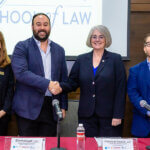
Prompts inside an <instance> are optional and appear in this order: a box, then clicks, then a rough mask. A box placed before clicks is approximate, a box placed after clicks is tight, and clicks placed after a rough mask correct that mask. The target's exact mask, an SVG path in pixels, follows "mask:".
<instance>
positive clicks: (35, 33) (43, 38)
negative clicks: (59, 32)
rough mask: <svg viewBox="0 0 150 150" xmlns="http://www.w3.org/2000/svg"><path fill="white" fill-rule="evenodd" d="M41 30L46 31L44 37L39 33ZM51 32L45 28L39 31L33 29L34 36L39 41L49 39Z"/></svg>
mask: <svg viewBox="0 0 150 150" xmlns="http://www.w3.org/2000/svg"><path fill="white" fill-rule="evenodd" d="M40 32H45V37H42V38H41V37H40V36H39V35H38V34H39V33H40ZM49 34H50V32H46V31H45V30H39V31H38V32H35V30H33V35H34V37H35V38H36V39H37V40H38V41H41V42H44V41H46V40H47V39H48V37H49Z"/></svg>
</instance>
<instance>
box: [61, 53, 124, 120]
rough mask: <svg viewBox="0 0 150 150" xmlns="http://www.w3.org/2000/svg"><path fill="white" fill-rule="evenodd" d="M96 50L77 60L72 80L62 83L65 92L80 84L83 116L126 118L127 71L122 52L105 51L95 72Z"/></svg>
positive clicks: (81, 115) (71, 76)
mask: <svg viewBox="0 0 150 150" xmlns="http://www.w3.org/2000/svg"><path fill="white" fill-rule="evenodd" d="M92 58H93V51H92V52H90V53H86V54H82V55H80V56H79V57H78V58H77V60H76V62H75V63H74V65H73V67H72V69H71V72H70V75H69V81H68V82H66V83H60V85H61V87H62V89H63V90H64V91H65V92H69V91H73V90H76V89H77V88H78V87H80V101H79V109H78V115H79V117H90V116H91V115H92V114H94V113H96V114H97V115H98V116H100V117H112V118H123V117H124V110H125V95H126V73H125V68H124V65H123V62H122V60H121V56H120V55H119V54H115V53H111V52H108V51H106V50H105V51H104V54H103V57H102V59H101V62H100V64H99V66H98V69H97V71H96V75H95V76H94V73H93V63H92Z"/></svg>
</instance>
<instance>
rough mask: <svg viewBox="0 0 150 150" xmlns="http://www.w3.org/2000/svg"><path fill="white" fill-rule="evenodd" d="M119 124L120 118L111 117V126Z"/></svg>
mask: <svg viewBox="0 0 150 150" xmlns="http://www.w3.org/2000/svg"><path fill="white" fill-rule="evenodd" d="M120 124H121V119H116V118H113V119H112V126H118V125H120Z"/></svg>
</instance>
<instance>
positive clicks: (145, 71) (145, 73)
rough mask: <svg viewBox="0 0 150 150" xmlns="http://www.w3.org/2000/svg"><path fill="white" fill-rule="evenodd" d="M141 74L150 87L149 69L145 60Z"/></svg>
mask: <svg viewBox="0 0 150 150" xmlns="http://www.w3.org/2000/svg"><path fill="white" fill-rule="evenodd" d="M142 74H143V80H146V83H147V85H148V86H149V87H150V71H149V68H148V64H147V60H145V61H144V62H143V66H142Z"/></svg>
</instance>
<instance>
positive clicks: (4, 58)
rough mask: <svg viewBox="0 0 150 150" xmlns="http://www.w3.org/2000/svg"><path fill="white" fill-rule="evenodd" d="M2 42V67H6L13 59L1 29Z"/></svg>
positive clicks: (0, 55) (0, 50)
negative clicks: (10, 56)
mask: <svg viewBox="0 0 150 150" xmlns="http://www.w3.org/2000/svg"><path fill="white" fill-rule="evenodd" d="M0 43H1V49H0V67H5V66H7V65H9V64H10V63H11V60H10V58H9V56H8V55H7V50H6V44H5V40H4V36H3V34H2V32H1V31H0Z"/></svg>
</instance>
